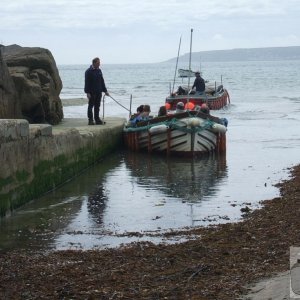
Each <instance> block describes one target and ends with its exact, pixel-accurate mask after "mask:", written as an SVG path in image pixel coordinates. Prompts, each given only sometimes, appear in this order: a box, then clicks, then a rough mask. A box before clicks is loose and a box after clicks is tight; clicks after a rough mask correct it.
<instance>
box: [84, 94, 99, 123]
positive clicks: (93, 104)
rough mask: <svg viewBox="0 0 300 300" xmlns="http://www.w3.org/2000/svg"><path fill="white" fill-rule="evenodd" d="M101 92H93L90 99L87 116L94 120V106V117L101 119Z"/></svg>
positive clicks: (96, 119)
mask: <svg viewBox="0 0 300 300" xmlns="http://www.w3.org/2000/svg"><path fill="white" fill-rule="evenodd" d="M101 97H102V95H101V94H91V98H90V99H89V105H88V111H87V116H88V118H89V120H90V121H93V108H94V118H95V121H99V120H100V117H99V111H100V104H101Z"/></svg>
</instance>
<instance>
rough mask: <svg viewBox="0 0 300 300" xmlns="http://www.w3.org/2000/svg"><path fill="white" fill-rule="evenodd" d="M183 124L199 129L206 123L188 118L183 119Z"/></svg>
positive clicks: (198, 119)
mask: <svg viewBox="0 0 300 300" xmlns="http://www.w3.org/2000/svg"><path fill="white" fill-rule="evenodd" d="M182 122H184V123H185V124H186V125H187V126H189V127H197V126H201V125H202V124H203V123H204V122H205V121H204V120H202V119H200V118H188V119H183V120H182Z"/></svg>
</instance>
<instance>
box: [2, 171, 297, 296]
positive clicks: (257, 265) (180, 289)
mask: <svg viewBox="0 0 300 300" xmlns="http://www.w3.org/2000/svg"><path fill="white" fill-rule="evenodd" d="M291 175H292V177H291V179H289V180H286V181H283V182H281V183H279V184H277V186H278V187H279V188H280V194H281V196H280V197H277V198H274V199H272V200H264V201H262V208H261V209H258V210H255V211H253V212H252V213H248V214H247V215H245V217H244V220H243V221H241V222H238V223H227V224H220V225H216V226H210V227H207V228H204V227H199V228H196V229H191V230H189V234H190V235H191V236H196V237H197V238H196V239H195V240H190V241H187V242H184V243H182V244H175V245H154V244H152V243H142V242H140V243H134V244H132V245H130V246H126V247H123V248H118V249H107V250H102V251H100V250H99V251H98V250H91V251H75V250H74V251H73V250H67V251H57V252H52V253H39V252H34V251H26V250H23V251H16V252H11V253H5V254H3V255H1V257H0V265H1V269H2V271H1V273H0V279H1V280H0V296H1V297H4V298H5V297H6V298H11V297H22V295H25V294H26V295H28V296H30V297H32V298H40V299H43V298H44V299H45V298H49V297H50V298H51V297H54V298H57V297H58V298H59V297H71V298H73V299H80V298H84V297H85V298H86V297H95V298H101V299H109V298H114V299H121V298H122V299H123V298H130V299H141V298H142V299H145V298H147V299H149V298H151V299H153V298H160V297H162V298H163V297H165V298H166V299H187V298H188V299H234V298H240V297H242V295H245V294H246V293H247V292H249V289H250V288H249V284H251V283H254V282H257V281H259V280H261V279H265V278H268V277H270V276H274V275H275V274H276V273H278V272H284V271H287V270H289V248H290V246H300V236H299V230H300V218H299V213H298V212H299V207H300V165H298V166H295V167H294V168H292V169H291ZM180 233H181V234H184V235H186V234H187V232H186V231H185V230H184V231H182V232H180V231H172V232H171V233H169V235H178V234H180ZM274 280H276V279H274ZM8 287H9V288H8ZM271 292H272V293H275V294H276V292H277V293H278V292H279V291H278V290H277V291H276V289H275V290H273V291H271ZM267 296H268V297H269V298H273V296H272V295H267ZM247 299H251V298H248V297H247ZM258 299H260V298H259V296H258Z"/></svg>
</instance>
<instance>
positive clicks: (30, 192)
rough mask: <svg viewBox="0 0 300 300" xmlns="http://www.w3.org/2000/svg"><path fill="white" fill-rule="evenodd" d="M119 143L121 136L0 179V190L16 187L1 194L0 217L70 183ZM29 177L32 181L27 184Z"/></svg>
mask: <svg viewBox="0 0 300 300" xmlns="http://www.w3.org/2000/svg"><path fill="white" fill-rule="evenodd" d="M121 143H122V139H121V137H118V138H116V136H114V138H111V139H109V138H108V139H106V142H105V143H103V144H102V145H101V147H93V145H92V143H90V145H88V146H87V147H84V148H80V149H78V150H77V151H76V152H74V153H73V154H70V155H65V154H61V155H58V156H56V157H55V158H54V159H53V160H43V161H40V162H39V163H38V165H36V166H35V167H34V169H33V173H32V174H30V173H28V172H27V171H25V170H21V171H17V172H16V173H15V174H14V176H12V177H9V178H5V179H0V187H1V186H7V185H10V184H15V185H16V188H14V189H12V190H10V191H9V192H8V193H6V194H2V193H1V194H0V217H3V216H5V215H6V214H7V212H8V211H13V210H14V209H16V208H18V207H20V206H22V205H24V204H25V203H27V202H29V201H30V200H32V199H35V198H38V197H39V196H41V195H42V194H44V193H46V192H48V191H50V190H53V189H55V188H56V187H57V186H59V185H61V184H63V183H64V182H66V181H68V180H70V178H72V177H74V176H76V175H78V174H79V173H81V172H82V171H83V170H84V169H86V168H87V167H89V166H91V165H92V164H94V163H96V162H98V161H99V160H101V159H102V158H103V157H104V156H105V155H107V154H109V153H111V152H112V151H114V150H115V149H116V148H117V147H119V146H121ZM31 175H32V176H31ZM29 178H33V179H32V180H31V181H30V180H29Z"/></svg>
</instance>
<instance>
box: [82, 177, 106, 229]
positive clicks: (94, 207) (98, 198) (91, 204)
mask: <svg viewBox="0 0 300 300" xmlns="http://www.w3.org/2000/svg"><path fill="white" fill-rule="evenodd" d="M107 202H108V198H107V196H106V194H105V188H104V186H103V182H102V181H101V182H100V183H99V184H98V186H97V188H96V189H95V190H93V191H92V192H91V193H90V194H89V196H88V201H87V210H88V213H89V214H90V217H91V219H93V221H94V222H96V223H97V224H98V225H101V224H103V213H104V210H105V206H106V203H107Z"/></svg>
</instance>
